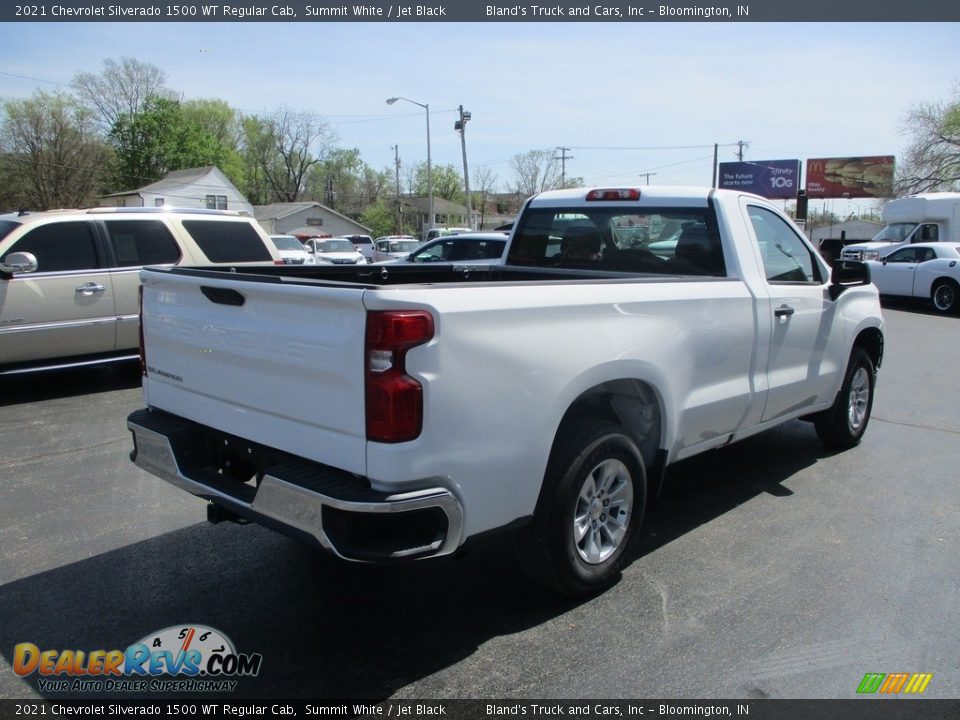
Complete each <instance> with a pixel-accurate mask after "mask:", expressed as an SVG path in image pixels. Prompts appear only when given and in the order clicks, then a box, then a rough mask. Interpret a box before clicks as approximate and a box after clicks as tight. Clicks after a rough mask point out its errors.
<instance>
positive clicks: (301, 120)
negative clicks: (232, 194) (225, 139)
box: [243, 108, 336, 202]
mask: <svg viewBox="0 0 960 720" xmlns="http://www.w3.org/2000/svg"><path fill="white" fill-rule="evenodd" d="M243 131H244V154H245V162H246V172H247V187H246V188H245V189H246V191H247V192H246V194H247V196H248V197H249V198H251V201H253V198H257V199H259V200H260V201H261V202H263V200H266V201H267V202H294V201H296V200H297V199H298V198H299V197H300V196H301V194H303V193H304V191H305V190H306V176H307V171H308V170H310V168H311V167H313V166H314V165H316V164H317V163H320V162H323V161H324V160H325V159H326V158H327V156H328V155H329V154H330V152H331V150H332V144H333V142H334V141H335V140H336V135H335V134H334V132H333V131H332V130H331V129H330V126H329V125H328V124H327V122H326V121H325V120H323V118H321V117H320V116H319V115H316V114H314V113H308V112H299V111H294V110H290V109H289V108H281V109H279V110H277V111H275V112H273V113H271V114H269V115H264V116H256V115H251V116H248V117H246V118H244V121H243Z"/></svg>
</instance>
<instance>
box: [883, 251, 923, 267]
mask: <svg viewBox="0 0 960 720" xmlns="http://www.w3.org/2000/svg"><path fill="white" fill-rule="evenodd" d="M921 255H922V252H921ZM886 261H887V262H888V263H912V262H916V261H917V248H912V247H910V248H902V249H900V250H897V251H896V252H894V253H890V254H889V255H887V257H886Z"/></svg>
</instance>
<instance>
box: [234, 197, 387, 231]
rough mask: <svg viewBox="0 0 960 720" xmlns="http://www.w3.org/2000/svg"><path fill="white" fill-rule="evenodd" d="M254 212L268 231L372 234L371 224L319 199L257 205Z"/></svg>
mask: <svg viewBox="0 0 960 720" xmlns="http://www.w3.org/2000/svg"><path fill="white" fill-rule="evenodd" d="M253 216H254V217H255V218H256V219H257V222H258V223H260V226H261V227H262V228H263V229H264V230H266V231H267V234H268V235H297V236H312V237H339V236H340V235H369V234H370V228H368V227H366V226H365V225H361V224H360V223H358V222H356V221H354V220H351V219H350V218H348V217H347V216H346V215H341V214H340V213H338V212H337V211H336V210H331V209H330V208H328V207H327V206H326V205H321V204H320V203H318V202H290V203H273V204H272V205H257V206H256V207H254V212H253Z"/></svg>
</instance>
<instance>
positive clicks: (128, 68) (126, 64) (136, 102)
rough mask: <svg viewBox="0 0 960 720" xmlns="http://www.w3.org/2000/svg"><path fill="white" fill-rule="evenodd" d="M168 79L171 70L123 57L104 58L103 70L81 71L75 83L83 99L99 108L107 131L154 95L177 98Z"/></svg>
mask: <svg viewBox="0 0 960 720" xmlns="http://www.w3.org/2000/svg"><path fill="white" fill-rule="evenodd" d="M166 82H167V74H166V73H165V72H164V71H163V70H161V69H160V68H158V67H157V66H156V65H151V64H150V63H144V62H140V61H139V60H137V59H135V58H129V57H123V58H120V59H119V60H114V59H113V58H109V59H107V60H104V61H103V70H102V71H101V72H100V73H99V74H94V73H89V72H82V73H77V74H76V75H74V77H73V82H72V84H73V89H74V91H75V92H76V94H77V97H78V98H79V99H80V102H82V103H83V104H84V105H86V106H88V107H89V108H91V109H93V110H94V111H95V112H96V114H97V116H98V117H99V119H100V123H101V129H102V130H103V131H104V132H106V131H109V130H110V129H111V128H112V127H113V126H114V124H115V123H116V122H117V120H119V119H120V118H121V117H123V116H127V117H133V116H134V115H136V114H137V113H139V112H140V111H141V110H142V109H143V107H144V105H145V104H146V102H147V99H148V98H150V97H151V96H154V97H163V98H167V99H176V93H174V92H173V91H172V90H170V89H169V88H167V87H166V86H165V83H166Z"/></svg>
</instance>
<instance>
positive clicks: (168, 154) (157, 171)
mask: <svg viewBox="0 0 960 720" xmlns="http://www.w3.org/2000/svg"><path fill="white" fill-rule="evenodd" d="M110 140H111V142H112V143H113V146H114V149H115V150H116V155H117V163H116V171H115V178H116V183H117V185H118V186H120V187H121V188H123V189H131V188H135V187H139V186H142V185H144V184H146V183H150V182H154V181H156V180H159V179H160V178H162V177H164V176H165V175H166V174H167V173H168V172H170V171H172V170H183V169H185V168H193V167H203V166H206V165H216V166H218V167H219V166H221V165H229V163H230V161H231V159H232V157H233V156H232V155H231V153H235V149H233V148H229V147H227V146H225V145H223V144H222V143H221V142H220V141H219V140H218V139H217V137H216V136H215V135H214V134H213V133H212V132H211V131H210V130H209V129H208V128H205V127H204V126H203V125H202V124H201V123H200V122H199V121H198V120H197V119H196V118H195V117H193V118H191V117H189V114H188V113H185V112H184V109H183V105H182V104H181V103H180V102H179V101H177V100H170V99H169V98H164V97H157V96H154V97H151V98H149V99H148V100H147V102H146V104H145V105H144V108H143V110H142V111H141V112H139V113H136V114H134V115H123V116H122V117H121V118H120V119H119V120H118V121H117V122H116V123H115V124H114V126H113V129H112V130H111V131H110Z"/></svg>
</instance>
